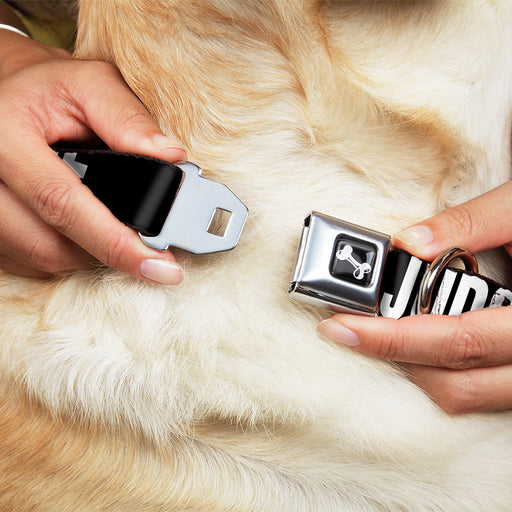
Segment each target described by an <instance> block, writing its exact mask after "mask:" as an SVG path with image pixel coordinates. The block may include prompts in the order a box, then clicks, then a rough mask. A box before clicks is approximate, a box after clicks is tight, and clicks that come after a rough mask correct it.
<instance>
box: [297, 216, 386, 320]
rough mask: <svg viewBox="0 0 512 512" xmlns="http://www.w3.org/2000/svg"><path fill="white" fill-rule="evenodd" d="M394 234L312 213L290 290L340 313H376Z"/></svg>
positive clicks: (303, 235) (304, 299) (305, 226)
mask: <svg viewBox="0 0 512 512" xmlns="http://www.w3.org/2000/svg"><path fill="white" fill-rule="evenodd" d="M390 247H391V238H390V237H389V236H388V235H385V234H383V233H379V232H378V231H373V230H371V229H367V228H363V227H361V226H358V225H356V224H352V223H350V222H346V221H343V220H341V219H337V218H335V217H330V216H328V215H324V214H322V213H318V212H315V211H313V212H311V213H310V214H309V215H308V216H307V217H306V219H305V220H304V228H303V231H302V236H301V239H300V243H299V248H298V251H297V259H296V262H295V268H294V273H293V278H292V282H291V285H290V289H289V293H290V294H291V295H293V296H294V297H295V298H297V299H300V300H303V301H306V302H309V303H312V304H315V305H321V306H324V307H325V306H328V307H329V308H330V309H332V310H333V311H335V312H340V313H357V314H361V315H367V316H376V315H377V314H378V312H379V298H380V289H381V283H382V279H383V271H384V266H385V264H386V258H387V255H388V252H389V249H390Z"/></svg>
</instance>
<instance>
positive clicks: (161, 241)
mask: <svg viewBox="0 0 512 512" xmlns="http://www.w3.org/2000/svg"><path fill="white" fill-rule="evenodd" d="M174 165H176V166H177V167H179V168H180V169H181V170H182V171H183V173H184V178H183V180H182V182H181V185H180V188H179V190H178V194H177V196H176V199H175V200H174V202H173V205H172V207H171V211H170V212H169V215H168V216H167V218H166V220H165V222H164V225H163V227H162V230H161V231H160V233H159V234H158V235H157V236H144V235H140V237H141V239H142V241H143V242H144V243H145V244H146V245H149V246H150V247H153V248H154V249H158V250H160V251H164V250H166V249H167V248H168V247H169V246H176V247H180V248H181V249H185V250H186V251H189V252H192V253H194V254H206V253H211V252H220V251H228V250H230V249H233V248H234V247H235V246H236V244H237V243H238V239H239V238H240V234H241V233H242V229H243V227H244V224H245V221H246V219H247V215H248V210H247V207H246V206H245V205H244V204H243V203H242V201H240V199H238V197H237V196H236V195H235V194H233V192H231V190H229V188H228V187H226V186H225V185H223V184H221V183H217V182H215V181H211V180H208V179H206V178H203V177H202V176H201V173H202V170H201V169H200V168H199V167H198V166H197V165H195V164H193V163H191V162H179V163H177V164H174ZM217 210H221V211H223V212H227V213H228V214H231V215H230V217H229V220H228V221H227V222H226V226H225V229H224V231H223V233H221V234H219V233H215V232H211V231H210V226H211V224H212V220H213V219H214V217H215V215H216V212H217Z"/></svg>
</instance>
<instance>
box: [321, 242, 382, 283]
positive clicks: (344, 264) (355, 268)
mask: <svg viewBox="0 0 512 512" xmlns="http://www.w3.org/2000/svg"><path fill="white" fill-rule="evenodd" d="M376 257H377V247H376V246H375V245H374V244H371V243H369V242H365V241H363V240H357V239H356V238H353V237H349V236H340V237H339V239H338V240H337V241H336V243H335V245H334V251H333V254H332V262H331V275H332V276H333V277H335V278H336V279H340V280H341V281H348V282H351V283H355V284H356V285H359V286H370V285H371V282H372V277H373V270H374V266H375V260H376Z"/></svg>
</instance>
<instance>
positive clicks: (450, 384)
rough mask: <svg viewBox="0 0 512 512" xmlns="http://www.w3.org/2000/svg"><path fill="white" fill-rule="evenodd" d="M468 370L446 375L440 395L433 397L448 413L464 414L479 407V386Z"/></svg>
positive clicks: (480, 403) (480, 402) (480, 401)
mask: <svg viewBox="0 0 512 512" xmlns="http://www.w3.org/2000/svg"><path fill="white" fill-rule="evenodd" d="M472 375H473V374H472V373H471V372H470V371H464V370H460V371H454V372H451V373H450V374H449V377H447V379H446V382H445V386H443V388H442V389H443V391H442V395H440V396H438V397H433V398H434V400H435V402H436V403H437V404H438V405H439V407H441V409H443V411H445V412H447V413H449V414H465V413H468V412H475V411H478V410H479V409H480V408H481V405H482V400H481V396H480V393H479V386H478V383H477V382H476V380H475V378H474V377H473V376H472Z"/></svg>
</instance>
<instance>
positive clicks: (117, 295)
mask: <svg viewBox="0 0 512 512" xmlns="http://www.w3.org/2000/svg"><path fill="white" fill-rule="evenodd" d="M511 26H512V5H511V4H510V2H508V0H503V1H494V2H492V1H483V0H482V1H473V2H459V1H433V2H376V3H372V2H346V3H345V2H336V1H330V2H329V1H313V0H311V1H308V0H303V1H301V0H244V1H240V0H210V1H202V0H191V1H190V2H177V1H174V0H109V1H104V0H82V1H81V2H80V19H79V34H78V45H77V55H78V57H80V58H86V59H99V60H105V61H108V62H112V63H114V64H115V65H116V66H118V68H119V69H120V70H121V72H122V74H123V76H124V77H125V79H126V81H127V82H128V84H129V85H130V87H131V88H132V89H133V90H134V91H135V92H136V94H137V95H138V96H139V97H140V99H141V100H142V101H143V103H144V104H145V105H146V106H147V108H148V109H149V111H150V112H151V113H152V114H153V115H154V116H155V118H156V119H157V120H158V121H159V123H160V124H161V126H162V128H163V129H164V131H165V132H167V133H168V134H169V135H171V136H173V137H176V138H177V139H178V140H180V141H181V142H182V143H183V144H184V145H185V147H186V148H187V151H188V152H189V157H190V159H191V160H192V161H194V162H196V163H197V164H198V165H200V166H201V167H202V168H203V169H204V170H205V175H206V176H209V177H212V178H213V179H216V180H218V181H221V182H223V183H226V184H228V185H229V186H230V188H231V189H232V190H233V191H235V192H236V194H237V195H238V196H239V197H240V198H241V199H242V200H243V201H244V202H245V203H246V204H247V205H248V207H249V211H250V213H249V220H248V223H247V226H246V229H245V231H244V233H243V235H242V238H241V240H240V244H239V246H238V247H237V248H236V249H235V250H234V251H231V252H229V253H222V254H215V255H208V256H191V255H188V254H185V253H183V252H180V251H176V255H177V258H178V259H179V261H180V262H181V263H182V264H183V265H184V267H185V270H186V278H185V281H184V283H183V284H182V285H179V286H176V287H164V286H158V285H153V284H151V283H145V282H138V281H136V280H134V279H132V278H130V277H127V276H123V275H120V274H118V273H115V272H113V271H110V270H107V269H102V270H96V271H87V272H79V273H76V274H74V275H70V276H67V277H66V278H63V279H56V280H54V281H39V280H35V279H24V278H18V277H14V276H8V275H4V276H3V277H2V278H1V281H0V307H1V311H2V322H1V325H0V371H1V379H0V393H1V400H0V404H1V405H0V424H1V426H0V510H2V511H3V512H25V511H37V512H50V511H51V512H71V511H72V512H79V511H88V512H90V511H103V510H105V511H107V510H108V511H109V512H114V511H115V512H128V511H129V512H142V511H144V512H150V511H151V512H153V511H155V512H156V511H159V512H163V511H175V510H179V511H235V512H242V511H280V512H281V511H290V512H292V511H293V512H300V511H304V512H312V511H319V512H320V511H329V512H331V511H347V512H355V511H365V512H373V511H408V512H413V511H418V512H420V511H421V512H426V511H444V512H446V511H454V512H455V511H467V512H476V511H489V512H495V511H507V510H510V508H511V503H512V485H511V482H512V414H510V413H508V412H507V413H499V414H487V415H486V414H468V415H448V414H446V413H444V412H442V411H441V410H440V409H439V408H438V406H436V405H435V404H434V403H433V402H432V401H431V400H430V399H429V398H428V397H427V396H426V395H425V394H424V393H423V392H422V391H421V390H420V389H418V388H417V387H416V386H414V385H413V384H412V383H410V382H409V381H408V380H407V378H406V377H405V376H404V375H403V373H402V372H401V370H400V368H399V367H398V366H395V365H393V364H390V363H387V362H383V361H380V360H375V359H372V358H368V357H364V356H362V355H359V354H356V353H354V352H352V351H350V350H348V349H346V350H345V349H341V348H339V347H335V346H333V345H332V344H330V343H328V342H327V341H326V340H325V339H322V338H321V337H320V336H319V335H317V334H316V332H315V327H316V324H317V322H318V321H320V320H321V319H322V318H325V316H326V314H327V313H326V312H324V311H321V310H319V309H316V308H312V307H306V306H304V305H301V304H297V303H294V302H292V301H290V300H289V298H288V297H287V288H288V284H289V281H290V278H291V272H292V268H293V264H294V259H295V250H296V246H297V242H298V238H299V236H300V230H301V225H302V220H303V218H304V216H305V215H306V214H307V213H308V212H309V211H310V210H318V211H321V212H324V213H327V214H330V215H333V216H338V217H341V218H343V219H345V220H348V221H352V222H356V223H358V224H362V225H365V226H368V227H372V228H375V229H378V230H381V231H384V232H388V233H392V232H395V231H396V230H397V229H399V228H401V227H403V226H405V225H407V224H409V223H411V222H413V221H416V220H419V219H422V218H425V217H427V216H429V215H432V214H434V213H435V212H437V211H439V210H441V209H443V208H445V207H447V206H450V205H453V204H457V203H460V202H462V201H464V200H466V199H468V198H470V197H474V196H476V195H478V194H480V193H482V192H483V191H485V190H488V189H490V188H493V187H494V186H497V185H498V184H500V183H503V182H504V181H506V180H507V179H509V175H510V134H511V112H512V58H510V48H512V30H510V27H511ZM91 70H94V65H93V66H91ZM93 79H94V76H91V80H93ZM491 268H492V269H494V271H495V277H498V274H499V272H498V271H496V268H497V264H496V263H495V262H493V265H492V267H489V268H488V269H487V270H486V272H487V273H489V272H490V270H491ZM498 270H499V269H498ZM456 401H457V402H458V403H459V405H460V407H459V408H460V410H463V409H464V407H465V405H467V404H466V403H465V394H464V387H463V383H462V381H461V390H460V394H459V395H457V397H456Z"/></svg>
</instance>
